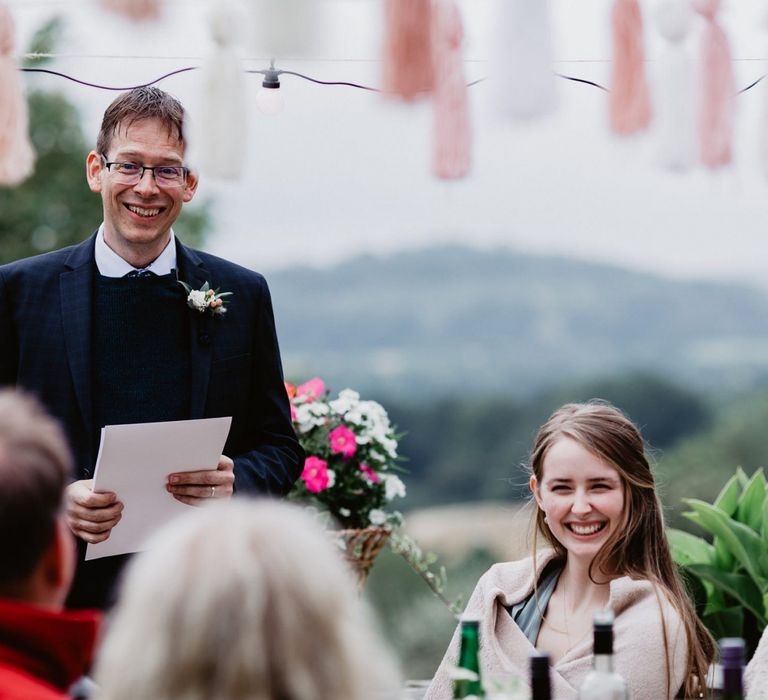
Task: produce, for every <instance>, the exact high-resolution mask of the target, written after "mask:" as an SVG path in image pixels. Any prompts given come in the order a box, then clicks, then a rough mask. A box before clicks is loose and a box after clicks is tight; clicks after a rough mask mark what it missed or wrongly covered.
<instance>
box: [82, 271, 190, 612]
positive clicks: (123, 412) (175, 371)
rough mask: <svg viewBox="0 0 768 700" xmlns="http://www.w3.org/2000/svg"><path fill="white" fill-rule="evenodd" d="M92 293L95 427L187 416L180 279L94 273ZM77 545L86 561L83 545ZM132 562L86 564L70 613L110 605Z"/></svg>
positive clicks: (186, 343) (185, 324) (186, 328)
mask: <svg viewBox="0 0 768 700" xmlns="http://www.w3.org/2000/svg"><path fill="white" fill-rule="evenodd" d="M93 291H94V295H93V406H94V419H95V422H96V425H97V426H99V427H102V426H104V425H118V424H121V423H148V422H152V421H167V420H181V419H185V418H189V404H190V393H191V358H190V340H189V339H190V332H191V331H190V323H191V321H190V315H191V312H190V310H189V309H188V308H187V305H186V303H185V293H184V289H183V288H182V286H181V285H180V284H179V283H178V282H177V281H176V277H175V275H173V274H171V275H164V276H161V277H158V276H149V277H133V278H130V277H120V278H114V277H103V276H101V275H98V274H97V275H96V278H95V280H94V290H93ZM96 439H97V440H98V439H99V435H98V434H97V436H96ZM84 476H88V475H84ZM79 545H80V557H81V559H82V557H83V555H84V550H85V546H84V543H83V542H82V541H80V543H79ZM128 558H129V556H128V555H122V556H116V557H104V558H102V559H94V560H92V561H87V562H84V561H81V562H80V565H79V566H78V568H77V574H76V576H75V581H74V583H73V586H72V589H71V591H70V594H69V598H68V601H67V605H68V607H73V608H79V607H100V608H105V607H108V606H109V605H110V604H111V603H112V602H113V601H114V596H115V590H114V589H115V583H116V581H117V578H118V576H119V575H120V572H121V570H122V569H123V567H124V565H125V563H126V562H127V560H128Z"/></svg>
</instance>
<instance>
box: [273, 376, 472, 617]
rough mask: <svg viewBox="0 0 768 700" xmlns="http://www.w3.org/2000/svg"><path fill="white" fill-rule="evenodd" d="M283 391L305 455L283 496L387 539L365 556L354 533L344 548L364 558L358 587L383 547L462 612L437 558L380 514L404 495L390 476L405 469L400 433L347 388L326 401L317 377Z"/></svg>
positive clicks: (391, 514)
mask: <svg viewBox="0 0 768 700" xmlns="http://www.w3.org/2000/svg"><path fill="white" fill-rule="evenodd" d="M285 386H286V389H287V391H288V397H289V399H290V403H291V419H292V420H293V425H294V428H295V429H296V434H297V436H298V438H299V442H300V443H301V446H302V447H303V448H304V451H305V453H306V458H305V461H304V470H303V472H302V474H301V478H300V479H299V480H298V481H297V482H296V485H295V486H294V488H293V490H292V491H291V493H290V494H289V497H290V498H292V499H293V500H297V501H302V502H305V503H309V504H310V505H313V506H315V507H317V508H318V509H319V510H320V511H322V512H324V513H327V514H328V515H330V516H332V517H333V518H334V519H335V520H336V521H337V522H338V523H339V525H340V526H341V527H342V528H344V531H346V532H348V533H352V532H353V531H362V530H365V529H366V528H369V529H376V530H377V531H378V533H379V534H380V533H381V532H382V531H384V530H385V531H386V536H385V537H381V536H376V541H375V542H374V543H373V547H372V549H373V553H372V554H371V556H370V557H369V554H370V552H365V551H362V550H365V549H366V547H365V546H363V547H362V548H361V547H360V545H359V542H360V540H358V539H357V538H356V537H354V536H353V537H352V540H351V541H352V543H353V546H352V548H350V547H349V546H347V547H346V548H345V547H343V546H342V549H345V551H346V556H347V559H348V560H351V559H367V560H368V561H367V562H366V564H365V565H364V566H363V567H362V570H358V575H359V580H358V582H359V584H360V585H362V583H363V582H364V580H365V576H366V575H367V571H368V569H369V568H370V566H371V565H372V562H373V557H375V555H376V552H378V549H379V548H380V547H382V546H384V545H385V544H386V546H387V547H389V549H390V550H391V551H392V552H394V553H395V554H397V555H399V556H401V557H402V558H403V559H404V560H405V561H406V563H407V564H408V566H410V567H411V569H412V570H413V571H414V573H416V574H417V575H418V576H419V577H421V579H422V580H423V581H424V582H425V583H426V584H427V586H428V587H429V588H430V590H431V591H432V593H433V594H434V595H435V596H436V597H437V598H439V599H440V600H441V601H442V602H443V603H444V604H445V605H446V607H448V609H449V610H450V611H451V612H452V613H453V614H454V615H455V616H458V615H459V613H460V612H461V610H462V608H463V606H462V602H461V598H457V599H456V600H454V601H451V600H449V599H448V598H447V597H446V587H447V577H446V572H445V568H444V567H442V566H440V567H436V564H437V557H436V556H435V555H434V554H432V553H431V552H424V551H423V550H422V549H421V547H419V545H418V544H417V543H416V542H415V541H414V540H413V539H412V538H411V537H409V536H408V535H406V534H404V533H403V532H402V526H403V525H404V519H403V516H402V514H401V513H400V512H398V511H396V510H395V511H386V510H385V507H386V506H388V505H389V503H390V502H391V501H392V500H394V499H395V498H402V497H404V496H405V484H404V483H403V481H402V479H400V477H399V476H397V474H396V473H394V472H397V471H401V472H402V471H403V470H402V469H401V468H400V467H399V462H400V461H401V458H400V457H399V455H398V453H397V439H398V436H397V433H396V432H395V429H394V428H393V426H392V425H391V424H390V422H389V416H387V412H386V411H385V410H384V408H383V407H382V406H381V404H378V403H376V402H375V401H364V400H361V399H360V395H359V394H358V393H357V392H356V391H352V390H351V389H345V390H344V391H342V392H341V393H339V395H338V397H337V398H335V399H333V400H329V392H328V391H327V390H326V388H325V383H324V382H323V380H322V379H320V378H319V377H315V378H314V379H310V380H309V381H307V382H305V383H304V384H300V385H299V386H295V385H293V384H286V385H285ZM355 542H357V543H358V544H354V543H355ZM339 544H340V546H341V545H342V542H341V541H339Z"/></svg>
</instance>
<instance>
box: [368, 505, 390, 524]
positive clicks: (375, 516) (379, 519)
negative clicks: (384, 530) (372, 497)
mask: <svg viewBox="0 0 768 700" xmlns="http://www.w3.org/2000/svg"><path fill="white" fill-rule="evenodd" d="M368 515H369V517H370V519H371V525H383V524H384V523H385V522H387V514H386V513H385V512H384V511H383V510H382V509H381V508H374V509H373V510H372V511H371V512H370V513H369V514H368Z"/></svg>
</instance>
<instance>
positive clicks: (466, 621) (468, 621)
mask: <svg viewBox="0 0 768 700" xmlns="http://www.w3.org/2000/svg"><path fill="white" fill-rule="evenodd" d="M459 622H460V623H461V626H462V627H478V626H479V625H480V620H478V619H477V617H476V616H475V615H468V614H467V613H464V614H462V616H461V617H460V618H459Z"/></svg>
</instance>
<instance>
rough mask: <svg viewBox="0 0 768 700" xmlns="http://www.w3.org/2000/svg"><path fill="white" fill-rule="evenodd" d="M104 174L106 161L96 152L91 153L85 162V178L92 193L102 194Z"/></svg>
mask: <svg viewBox="0 0 768 700" xmlns="http://www.w3.org/2000/svg"><path fill="white" fill-rule="evenodd" d="M103 172H104V161H103V160H102V158H101V156H100V155H99V154H98V153H96V151H91V152H90V153H89V154H88V158H87V159H86V161H85V177H86V179H87V180H88V187H90V188H91V192H101V175H102V173H103Z"/></svg>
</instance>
